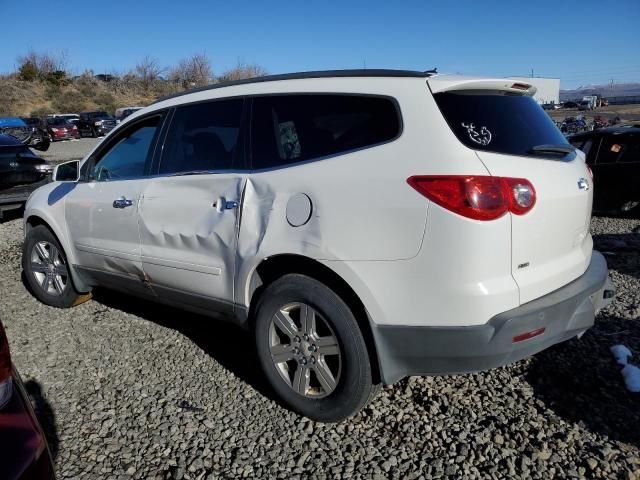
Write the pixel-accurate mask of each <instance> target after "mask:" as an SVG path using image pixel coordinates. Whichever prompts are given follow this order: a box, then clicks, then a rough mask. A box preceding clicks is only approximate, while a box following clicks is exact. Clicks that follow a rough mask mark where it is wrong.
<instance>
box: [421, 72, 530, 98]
mask: <svg viewBox="0 0 640 480" xmlns="http://www.w3.org/2000/svg"><path fill="white" fill-rule="evenodd" d="M427 82H428V84H429V88H431V92H432V93H441V92H452V91H465V90H466V91H468V90H474V91H477V90H488V91H494V92H495V91H499V92H508V93H512V94H516V95H526V96H532V95H534V94H535V93H536V92H537V91H538V89H537V88H536V87H534V86H533V85H531V84H530V83H526V82H523V81H521V80H513V79H509V78H473V77H458V76H448V75H439V76H434V77H431V78H429V79H427Z"/></svg>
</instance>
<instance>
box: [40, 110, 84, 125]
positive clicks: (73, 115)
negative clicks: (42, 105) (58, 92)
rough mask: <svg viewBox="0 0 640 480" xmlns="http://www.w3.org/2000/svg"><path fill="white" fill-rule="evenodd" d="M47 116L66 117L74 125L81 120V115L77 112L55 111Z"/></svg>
mask: <svg viewBox="0 0 640 480" xmlns="http://www.w3.org/2000/svg"><path fill="white" fill-rule="evenodd" d="M47 117H51V118H64V119H65V120H68V121H69V122H71V123H73V124H74V125H75V124H77V123H78V120H80V115H78V114H77V113H53V114H51V115H47Z"/></svg>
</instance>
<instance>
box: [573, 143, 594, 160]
mask: <svg viewBox="0 0 640 480" xmlns="http://www.w3.org/2000/svg"><path fill="white" fill-rule="evenodd" d="M569 143H570V144H571V145H573V146H574V147H576V148H577V149H578V150H582V152H583V153H584V155H585V157H586V158H587V160H588V159H589V158H590V156H589V153H590V152H591V148H592V147H593V139H592V138H586V139H585V138H576V139H571V140H569Z"/></svg>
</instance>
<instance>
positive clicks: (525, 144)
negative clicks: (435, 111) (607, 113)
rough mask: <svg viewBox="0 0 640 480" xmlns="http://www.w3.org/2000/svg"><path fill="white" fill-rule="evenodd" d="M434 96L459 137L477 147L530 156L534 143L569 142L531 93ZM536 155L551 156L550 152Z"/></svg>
mask: <svg viewBox="0 0 640 480" xmlns="http://www.w3.org/2000/svg"><path fill="white" fill-rule="evenodd" d="M434 98H435V100H436V103H437V104H438V107H439V108H440V111H442V114H443V115H444V117H445V119H446V120H447V123H448V124H449V126H450V127H451V129H452V130H453V132H454V133H455V134H456V136H457V137H458V139H459V140H460V141H461V142H462V143H464V144H465V145H466V146H467V147H469V148H472V149H474V150H485V151H488V152H497V153H506V154H510V155H526V156H531V155H532V153H531V148H532V147H536V146H540V145H564V146H569V144H568V143H567V140H566V139H565V138H564V135H562V133H560V130H558V128H557V127H556V125H555V123H553V121H552V120H551V118H550V117H549V115H547V113H546V112H545V111H544V110H542V108H541V107H540V106H539V105H538V103H537V102H536V101H535V100H534V99H533V98H532V97H529V96H521V95H500V94H493V95H492V94H482V93H481V94H478V93H474V92H459V93H452V92H444V93H437V94H435V95H434ZM535 155H537V156H549V152H546V153H536V154H535ZM570 155H571V156H573V154H570ZM553 156H554V157H555V158H558V155H557V154H555V155H553Z"/></svg>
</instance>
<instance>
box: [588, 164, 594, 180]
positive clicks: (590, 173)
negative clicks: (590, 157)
mask: <svg viewBox="0 0 640 480" xmlns="http://www.w3.org/2000/svg"><path fill="white" fill-rule="evenodd" d="M587 171H588V172H589V176H590V177H591V180H593V170H591V167H590V166H589V165H587Z"/></svg>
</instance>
